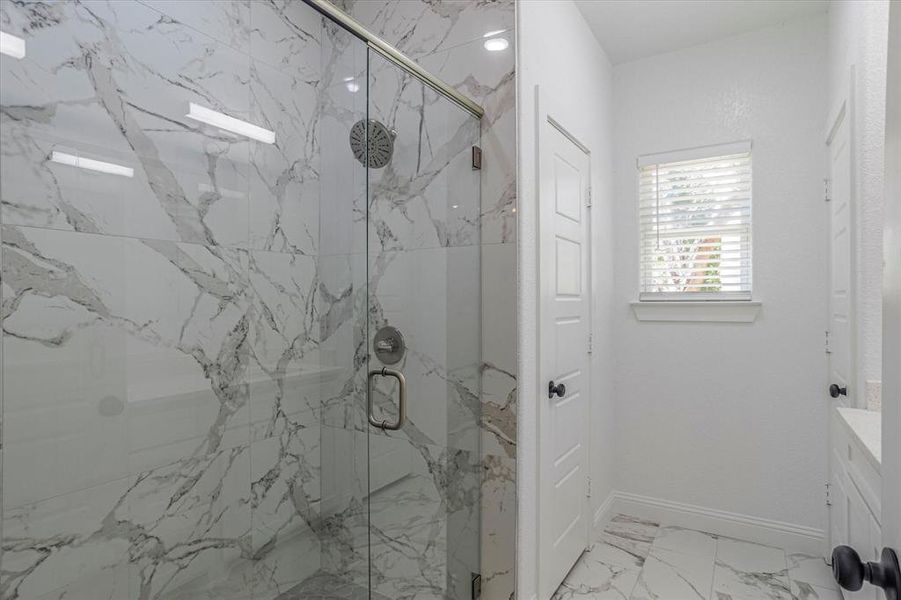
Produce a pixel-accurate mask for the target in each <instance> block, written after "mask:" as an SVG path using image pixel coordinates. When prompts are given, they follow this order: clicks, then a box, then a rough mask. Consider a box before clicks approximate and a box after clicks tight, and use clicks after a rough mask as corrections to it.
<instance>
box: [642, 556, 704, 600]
mask: <svg viewBox="0 0 901 600" xmlns="http://www.w3.org/2000/svg"><path fill="white" fill-rule="evenodd" d="M712 587H713V556H710V557H706V556H693V555H691V554H680V553H678V552H673V551H672V550H664V549H662V548H657V547H656V546H655V547H652V548H651V552H650V554H648V557H647V558H646V559H645V562H644V567H643V568H642V570H641V575H639V577H638V584H637V585H636V586H635V590H634V591H633V592H632V600H657V599H662V598H668V599H669V598H672V599H675V598H679V599H680V600H709V598H710V593H711V589H712Z"/></svg>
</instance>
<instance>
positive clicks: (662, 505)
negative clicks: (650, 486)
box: [594, 492, 825, 556]
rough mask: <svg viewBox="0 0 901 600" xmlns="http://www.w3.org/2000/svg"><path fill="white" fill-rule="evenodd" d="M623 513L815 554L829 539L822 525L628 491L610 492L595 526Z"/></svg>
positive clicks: (598, 513) (821, 551) (597, 514)
mask: <svg viewBox="0 0 901 600" xmlns="http://www.w3.org/2000/svg"><path fill="white" fill-rule="evenodd" d="M602 509H603V510H602ZM620 513H623V514H628V515H632V516H634V517H639V518H642V519H648V520H651V521H656V522H658V523H663V524H666V525H674V526H676V527H685V528H688V529H696V530H698V531H706V532H708V533H712V534H714V535H721V536H726V537H734V538H738V539H742V540H747V541H749V542H757V543H758V544H766V545H768V546H778V547H780V548H785V549H787V550H789V551H792V552H803V553H806V554H811V555H815V556H819V555H821V554H822V553H823V549H824V543H825V532H824V531H823V530H822V529H815V528H813V527H806V526H804V525H795V524H792V523H783V522H781V521H772V520H769V519H761V518H759V517H752V516H750V515H742V514H738V513H731V512H727V511H723V510H717V509H714V508H707V507H703V506H696V505H693V504H684V503H681V502H673V501H671V500H663V499H660V498H651V497H648V496H640V495H638V494H630V493H627V492H613V493H611V494H610V496H609V497H608V498H607V500H605V501H604V503H603V504H602V505H601V507H600V508H599V509H598V511H597V512H596V513H595V515H594V517H595V528H597V527H598V525H599V524H600V523H606V521H607V520H609V519H610V518H611V517H612V516H613V515H615V514H620Z"/></svg>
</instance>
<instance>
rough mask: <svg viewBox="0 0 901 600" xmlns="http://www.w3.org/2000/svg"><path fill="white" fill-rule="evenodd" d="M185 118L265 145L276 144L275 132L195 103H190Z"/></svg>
mask: <svg viewBox="0 0 901 600" xmlns="http://www.w3.org/2000/svg"><path fill="white" fill-rule="evenodd" d="M185 116H186V117H188V118H189V119H194V120H195V121H200V122H201V123H206V124H207V125H212V126H213V127H218V128H219V129H224V130H225V131H231V132H232V133H237V134H238V135H243V136H244V137H249V138H251V139H254V140H258V141H260V142H263V143H265V144H274V143H275V132H274V131H270V130H268V129H263V128H262V127H258V126H257V125H254V124H253V123H248V122H247V121H242V120H241V119H236V118H234V117H230V116H228V115H226V114H222V113H221V112H217V111H215V110H213V109H211V108H207V107H205V106H200V105H199V104H194V103H193V102H189V103H188V114H187V115H185Z"/></svg>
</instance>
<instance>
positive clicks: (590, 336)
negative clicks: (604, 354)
mask: <svg viewBox="0 0 901 600" xmlns="http://www.w3.org/2000/svg"><path fill="white" fill-rule="evenodd" d="M592 351H594V335H593V334H590V333H589V334H588V354H591V353H592Z"/></svg>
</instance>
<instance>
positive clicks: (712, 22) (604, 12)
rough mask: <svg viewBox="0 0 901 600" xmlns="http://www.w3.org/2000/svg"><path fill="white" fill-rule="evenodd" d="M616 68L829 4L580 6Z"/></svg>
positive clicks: (606, 2)
mask: <svg viewBox="0 0 901 600" xmlns="http://www.w3.org/2000/svg"><path fill="white" fill-rule="evenodd" d="M576 4H577V5H578V6H579V9H580V10H581V11H582V14H583V15H584V16H585V20H586V21H588V24H589V25H590V26H591V29H592V31H594V35H595V37H597V39H598V41H599V42H600V43H601V46H603V48H604V50H605V51H606V52H607V56H608V57H609V58H610V61H611V62H612V63H613V64H619V63H623V62H628V61H630V60H635V59H638V58H644V57H645V56H652V55H654V54H661V53H664V52H671V51H673V50H679V49H680V48H688V47H689V46H695V45H697V44H703V43H706V42H711V41H714V40H717V39H721V38H724V37H729V36H731V35H736V34H739V33H744V32H747V31H753V30H755V29H760V28H762V27H766V26H768V25H775V24H777V23H780V22H782V21H787V20H790V19H794V18H797V17H801V16H805V15H813V14H817V13H824V12H826V10H827V7H828V0H576Z"/></svg>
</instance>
